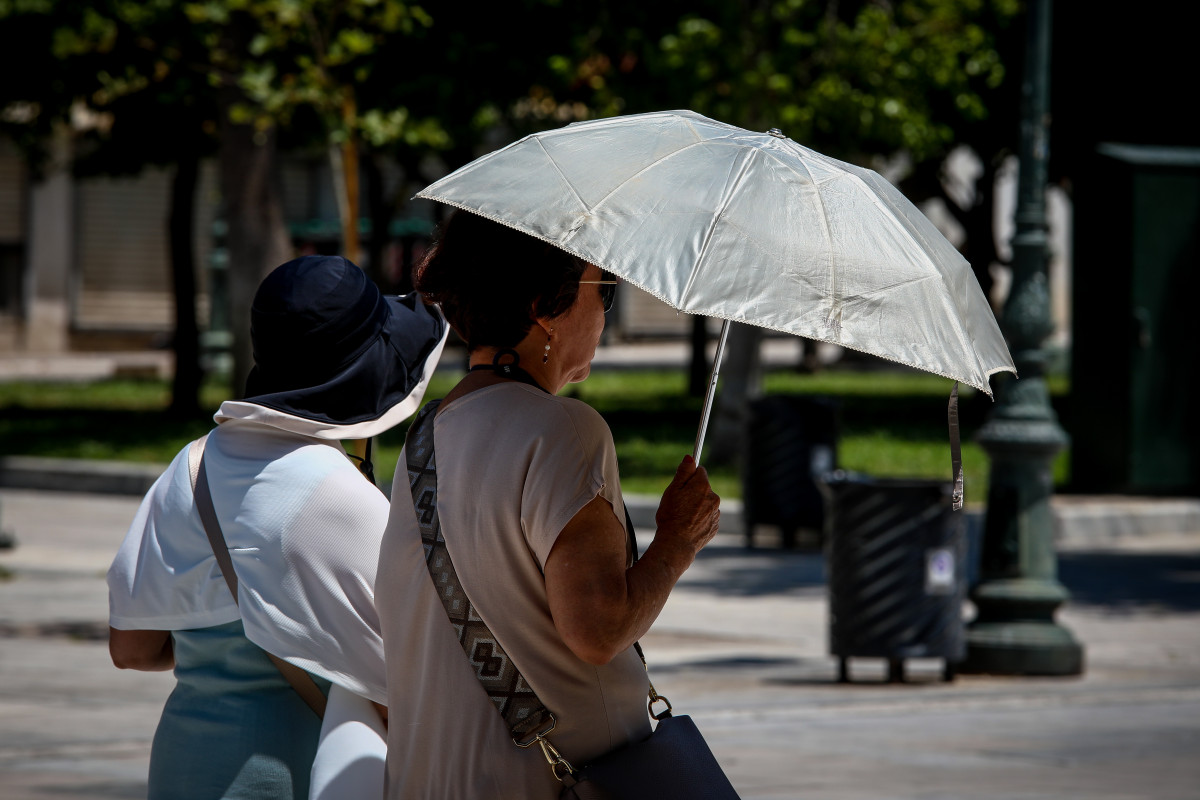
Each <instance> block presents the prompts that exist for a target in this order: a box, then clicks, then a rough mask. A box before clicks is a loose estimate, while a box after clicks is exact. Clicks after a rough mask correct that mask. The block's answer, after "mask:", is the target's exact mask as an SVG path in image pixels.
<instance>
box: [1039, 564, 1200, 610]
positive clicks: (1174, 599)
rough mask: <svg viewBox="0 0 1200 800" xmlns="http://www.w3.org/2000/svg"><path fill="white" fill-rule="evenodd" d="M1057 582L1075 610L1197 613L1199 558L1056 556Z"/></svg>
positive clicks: (1198, 608) (1198, 602)
mask: <svg viewBox="0 0 1200 800" xmlns="http://www.w3.org/2000/svg"><path fill="white" fill-rule="evenodd" d="M1058 579H1059V581H1060V582H1061V583H1062V584H1063V586H1065V587H1067V589H1069V590H1070V592H1071V599H1070V601H1069V602H1070V603H1071V604H1073V605H1093V606H1102V607H1104V608H1106V609H1108V610H1110V611H1120V610H1122V609H1127V610H1129V611H1133V610H1135V609H1138V610H1145V609H1146V607H1158V608H1165V609H1170V610H1173V611H1200V554H1183V553H1179V554H1174V553H1119V552H1091V553H1089V552H1072V553H1060V554H1059V556H1058Z"/></svg>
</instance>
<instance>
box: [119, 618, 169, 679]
mask: <svg viewBox="0 0 1200 800" xmlns="http://www.w3.org/2000/svg"><path fill="white" fill-rule="evenodd" d="M108 654H109V655H110V656H112V662H113V664H115V665H116V666H117V668H118V669H136V670H141V671H143V672H163V671H165V670H168V669H174V667H175V650H174V648H173V647H172V644H171V632H170V631H122V630H118V629H116V628H109V629H108Z"/></svg>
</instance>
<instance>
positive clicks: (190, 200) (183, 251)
mask: <svg viewBox="0 0 1200 800" xmlns="http://www.w3.org/2000/svg"><path fill="white" fill-rule="evenodd" d="M199 171H200V158H199V156H198V155H197V154H196V153H195V152H184V153H181V155H180V158H179V163H178V164H177V165H176V167H175V177H174V179H173V180H172V182H171V211H170V218H169V222H168V235H169V238H170V250H171V284H172V288H173V290H174V292H173V293H174V299H175V336H174V337H173V345H174V348H175V375H174V378H173V379H172V382H171V405H170V406H169V407H168V409H167V411H168V413H169V414H171V415H172V416H175V417H197V416H199V415H200V384H201V382H202V380H203V378H204V373H203V371H202V370H201V368H200V330H199V326H198V325H197V322H196V255H195V250H194V248H193V243H194V234H195V231H194V227H195V226H194V222H193V220H194V217H195V215H194V212H195V207H196V184H197V181H198V175H199Z"/></svg>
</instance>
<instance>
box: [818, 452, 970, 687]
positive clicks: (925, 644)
mask: <svg viewBox="0 0 1200 800" xmlns="http://www.w3.org/2000/svg"><path fill="white" fill-rule="evenodd" d="M821 486H822V490H823V492H824V493H825V495H826V497H827V501H828V502H827V506H826V513H827V517H826V535H825V556H826V557H825V568H826V578H827V582H828V586H829V652H830V654H831V655H834V656H836V657H837V658H838V659H839V663H838V678H839V680H840V681H841V682H843V683H845V682H847V681H849V679H850V676H849V666H848V660H849V659H850V658H857V657H862V658H883V659H887V662H888V680H889V681H903V680H904V661H905V659H909V658H941V659H944V665H945V666H944V669H943V678H944V679H945V680H953V679H954V675H955V671H956V665H957V664H958V663H959V662H961V661H962V660H963V658H964V657H965V656H966V639H965V631H964V627H965V626H964V624H963V617H962V611H963V602H964V600H965V598H966V588H967V587H966V584H967V575H966V532H965V521H964V516H963V513H962V512H961V511H954V510H952V507H951V491H952V488H953V487H952V485H951V483H950V482H949V481H934V480H909V479H887V478H871V477H866V476H862V475H849V474H846V473H843V472H835V473H832V474H830V475H827V476H825V477H824V479H823V480H822V483H821Z"/></svg>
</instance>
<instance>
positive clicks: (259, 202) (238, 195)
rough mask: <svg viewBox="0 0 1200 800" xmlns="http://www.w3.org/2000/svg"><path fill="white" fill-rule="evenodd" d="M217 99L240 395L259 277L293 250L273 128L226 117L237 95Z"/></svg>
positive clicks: (236, 384) (248, 358)
mask: <svg viewBox="0 0 1200 800" xmlns="http://www.w3.org/2000/svg"><path fill="white" fill-rule="evenodd" d="M222 94H223V98H222V99H223V102H222V104H221V128H220V139H221V148H220V153H219V156H218V161H219V165H220V183H221V195H222V197H223V199H224V209H225V219H226V222H227V224H228V230H229V234H228V239H227V242H228V249H229V327H230V330H231V331H232V332H233V379H232V380H233V386H232V392H233V395H234V396H235V397H241V396H243V392H244V391H245V386H246V376H247V375H249V374H250V368H251V367H252V366H253V363H254V356H253V352H252V350H251V346H250V305H251V303H252V302H253V301H254V293H255V292H256V291H257V290H258V285H259V283H261V282H262V279H263V278H264V277H265V276H266V275H267V274H268V273H269V272H270V271H271V270H273V269H274V268H275V267H277V266H279V265H280V264H282V263H284V262H285V261H287V260H288V259H289V258H290V257H291V256H292V244H291V240H290V237H289V236H288V231H287V226H286V224H285V223H284V218H283V201H282V197H281V192H280V189H279V184H278V181H277V176H276V174H275V131H274V129H266V130H262V129H258V128H255V127H254V126H253V125H245V124H237V123H234V122H232V121H230V118H229V112H230V107H231V106H232V105H233V103H234V102H236V101H237V100H239V99H241V98H240V96H239V95H238V93H237V92H236V91H233V90H226V91H225V92H223V93H222Z"/></svg>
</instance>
